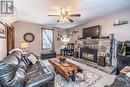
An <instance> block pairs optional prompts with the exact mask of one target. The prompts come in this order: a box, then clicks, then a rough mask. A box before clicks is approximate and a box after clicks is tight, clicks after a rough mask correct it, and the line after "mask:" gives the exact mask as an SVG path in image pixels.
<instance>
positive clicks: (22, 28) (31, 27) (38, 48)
mask: <svg viewBox="0 0 130 87" xmlns="http://www.w3.org/2000/svg"><path fill="white" fill-rule="evenodd" d="M14 26H15V30H16V31H15V38H16V40H15V47H16V48H19V45H20V43H21V42H23V41H24V39H23V35H24V34H25V33H27V32H30V33H33V34H34V36H35V39H34V41H33V42H31V43H29V50H30V51H31V52H33V53H34V54H36V55H38V56H40V53H41V52H46V51H47V50H42V42H41V40H42V39H41V28H42V27H43V25H39V24H33V23H27V22H15V23H14ZM58 30H59V29H54V44H55V51H56V52H57V54H58V53H60V48H61V46H62V45H63V43H62V42H61V41H57V35H58V34H57V31H58ZM60 31H64V30H61V29H60Z"/></svg>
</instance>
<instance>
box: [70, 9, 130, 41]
mask: <svg viewBox="0 0 130 87" xmlns="http://www.w3.org/2000/svg"><path fill="white" fill-rule="evenodd" d="M116 20H126V21H128V24H126V25H120V26H113V23H114V22H115V21H116ZM95 25H101V29H102V31H101V36H108V35H109V34H114V35H115V38H116V39H117V40H119V41H125V40H130V10H125V11H120V12H116V13H113V14H111V15H109V16H105V17H102V18H98V19H95V20H93V21H91V22H86V23H85V24H83V25H81V26H77V27H74V28H71V29H70V30H69V31H73V30H74V29H78V31H79V32H78V33H77V34H74V36H72V38H71V41H74V39H76V38H77V36H81V37H82V29H83V28H87V27H91V26H95Z"/></svg>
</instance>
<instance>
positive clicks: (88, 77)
mask: <svg viewBox="0 0 130 87" xmlns="http://www.w3.org/2000/svg"><path fill="white" fill-rule="evenodd" d="M83 71H84V74H83V76H84V80H81V79H80V78H78V76H77V77H76V81H75V82H73V81H71V79H70V80H69V81H67V80H65V79H64V77H62V76H61V75H60V74H56V77H55V80H56V81H57V82H58V83H59V85H60V86H61V87H90V86H91V85H92V84H93V83H95V82H96V81H97V80H99V79H100V78H101V75H99V74H96V73H94V72H92V71H89V70H87V69H83Z"/></svg>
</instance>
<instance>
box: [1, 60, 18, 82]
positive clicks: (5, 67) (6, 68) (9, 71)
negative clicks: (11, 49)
mask: <svg viewBox="0 0 130 87" xmlns="http://www.w3.org/2000/svg"><path fill="white" fill-rule="evenodd" d="M16 70H17V66H14V65H11V64H7V63H5V62H4V61H0V82H2V83H6V82H9V81H11V80H12V79H13V77H14V75H15V72H16Z"/></svg>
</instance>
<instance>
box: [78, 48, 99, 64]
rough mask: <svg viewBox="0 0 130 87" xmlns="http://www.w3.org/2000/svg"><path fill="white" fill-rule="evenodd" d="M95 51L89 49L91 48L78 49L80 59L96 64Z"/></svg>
mask: <svg viewBox="0 0 130 87" xmlns="http://www.w3.org/2000/svg"><path fill="white" fill-rule="evenodd" d="M97 52H98V50H97V49H91V48H87V47H84V48H80V58H83V59H86V60H89V61H93V62H95V63H97Z"/></svg>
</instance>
